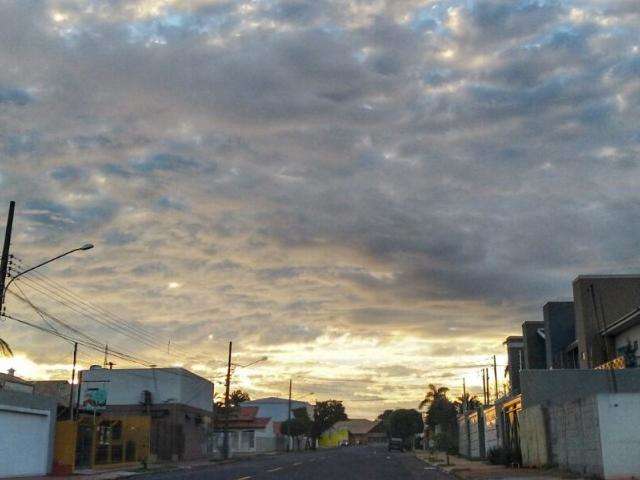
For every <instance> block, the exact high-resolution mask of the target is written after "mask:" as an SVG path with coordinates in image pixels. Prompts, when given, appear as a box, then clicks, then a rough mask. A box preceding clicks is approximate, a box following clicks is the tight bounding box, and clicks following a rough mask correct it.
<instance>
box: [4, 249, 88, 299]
mask: <svg viewBox="0 0 640 480" xmlns="http://www.w3.org/2000/svg"><path fill="white" fill-rule="evenodd" d="M92 248H93V244H91V243H85V244H84V245H82V246H81V247H78V248H74V249H73V250H69V251H68V252H64V253H62V254H60V255H58V256H57V257H53V258H51V259H49V260H47V261H45V262H42V263H39V264H38V265H36V266H34V267H31V268H27V269H26V270H23V271H22V272H19V273H18V274H17V275H14V276H12V277H11V278H9V281H8V282H7V284H6V285H5V287H4V290H3V291H2V298H1V299H0V300H2V301H0V306H1V305H2V304H3V301H4V296H5V295H6V293H7V289H8V288H9V285H11V283H13V281H14V280H15V279H17V278H19V277H21V276H22V275H24V274H25V273H29V272H31V271H33V270H35V269H36V268H40V267H42V266H43V265H47V264H48V263H51V262H53V261H55V260H58V259H59V258H62V257H66V256H67V255H69V254H70V253H73V252H78V251H81V250H91V249H92Z"/></svg>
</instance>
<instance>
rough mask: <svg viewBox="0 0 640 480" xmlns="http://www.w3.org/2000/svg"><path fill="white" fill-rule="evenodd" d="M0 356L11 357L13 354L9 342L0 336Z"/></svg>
mask: <svg viewBox="0 0 640 480" xmlns="http://www.w3.org/2000/svg"><path fill="white" fill-rule="evenodd" d="M0 356H2V357H11V356H13V352H12V351H11V347H9V344H8V343H7V342H5V341H4V340H3V339H1V338H0Z"/></svg>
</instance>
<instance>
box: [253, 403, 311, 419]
mask: <svg viewBox="0 0 640 480" xmlns="http://www.w3.org/2000/svg"><path fill="white" fill-rule="evenodd" d="M242 406H243V407H258V414H257V415H256V416H257V417H261V418H270V419H271V420H273V421H274V422H284V421H286V420H287V419H288V418H289V416H288V414H289V404H288V402H287V401H286V400H285V401H283V402H282V403H272V402H271V401H265V402H261V401H260V400H253V401H249V402H244V403H243V404H242ZM298 408H306V409H307V413H308V414H309V418H311V419H313V407H312V406H311V405H309V404H308V403H307V402H298V401H295V400H292V401H291V418H293V411H294V410H296V409H298Z"/></svg>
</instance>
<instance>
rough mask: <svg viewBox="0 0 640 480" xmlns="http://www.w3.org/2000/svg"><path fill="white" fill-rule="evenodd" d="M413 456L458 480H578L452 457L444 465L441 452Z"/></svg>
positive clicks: (550, 472) (556, 472) (552, 472)
mask: <svg viewBox="0 0 640 480" xmlns="http://www.w3.org/2000/svg"><path fill="white" fill-rule="evenodd" d="M415 454H416V456H417V457H418V458H419V459H420V460H422V461H424V462H425V463H428V464H429V465H432V466H435V467H438V468H439V469H440V470H442V471H444V472H447V473H449V474H451V475H453V476H455V477H456V478H458V479H460V480H498V479H500V480H516V479H522V478H525V479H527V480H560V479H567V478H572V479H574V480H579V479H577V478H576V477H575V476H572V475H570V474H566V475H565V474H563V472H561V471H559V470H558V469H549V470H540V469H536V468H510V467H505V466H503V465H492V464H490V463H488V462H485V461H482V460H467V459H465V458H462V457H458V456H454V455H450V456H449V463H450V465H446V456H445V454H444V453H442V452H436V453H435V454H431V453H429V452H425V451H422V450H416V451H415Z"/></svg>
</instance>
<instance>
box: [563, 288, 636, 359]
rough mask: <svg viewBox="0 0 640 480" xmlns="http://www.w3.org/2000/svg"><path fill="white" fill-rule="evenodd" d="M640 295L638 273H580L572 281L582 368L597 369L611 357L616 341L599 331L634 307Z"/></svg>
mask: <svg viewBox="0 0 640 480" xmlns="http://www.w3.org/2000/svg"><path fill="white" fill-rule="evenodd" d="M639 298H640V276H639V275H581V276H579V277H578V278H576V279H575V280H574V281H573V300H574V302H575V319H576V338H577V340H578V348H579V350H580V368H594V367H597V366H598V365H601V364H603V363H605V362H606V361H608V360H610V358H607V354H606V352H607V350H608V351H609V352H610V357H612V356H615V355H611V353H613V350H614V346H613V342H612V341H611V344H610V345H607V344H606V343H605V342H606V340H605V339H604V338H603V337H602V335H601V334H600V331H601V330H603V329H604V328H606V327H608V326H610V325H612V324H613V323H614V322H615V321H616V320H618V319H620V318H621V317H622V316H623V315H626V314H627V313H629V312H630V311H632V310H633V309H635V308H637V307H638V299H639Z"/></svg>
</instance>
